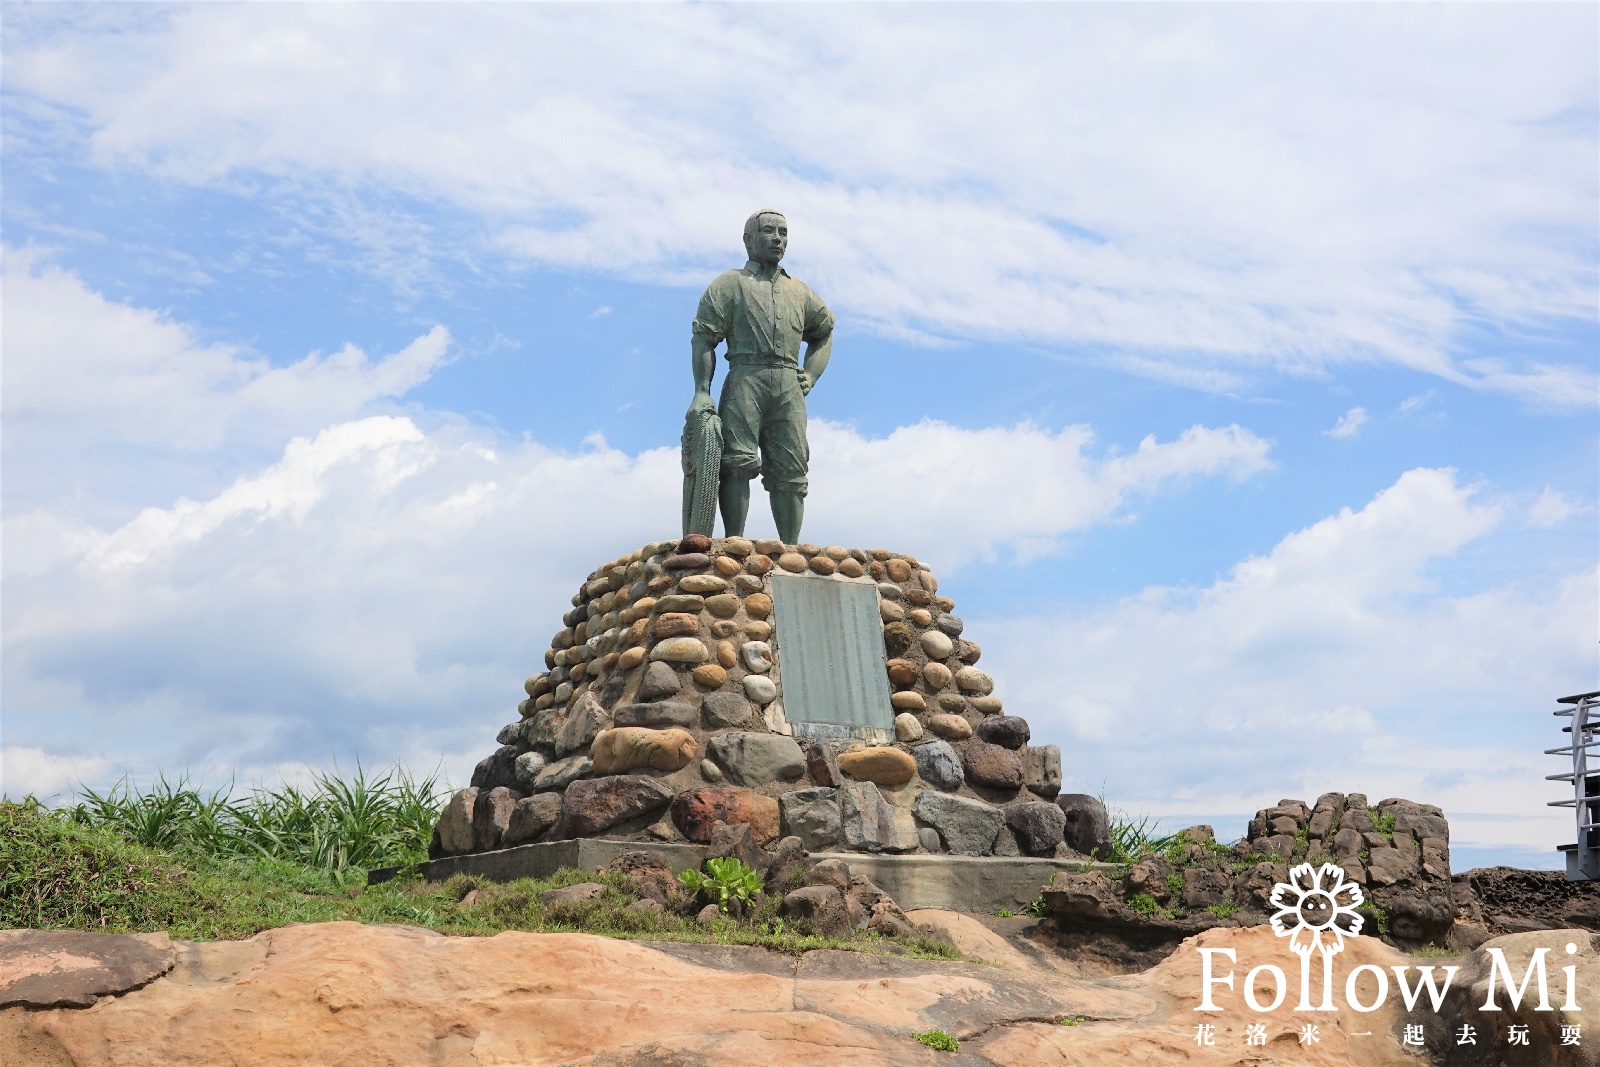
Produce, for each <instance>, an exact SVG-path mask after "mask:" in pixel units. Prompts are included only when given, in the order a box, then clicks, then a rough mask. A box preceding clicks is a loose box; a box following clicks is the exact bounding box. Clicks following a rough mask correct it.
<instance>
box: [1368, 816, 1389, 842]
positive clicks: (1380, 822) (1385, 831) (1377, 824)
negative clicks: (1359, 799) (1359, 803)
mask: <svg viewBox="0 0 1600 1067" xmlns="http://www.w3.org/2000/svg"><path fill="white" fill-rule="evenodd" d="M1367 814H1368V815H1370V816H1371V817H1372V829H1373V830H1374V831H1376V832H1377V833H1378V834H1380V835H1381V836H1382V837H1383V839H1384V840H1385V841H1387V842H1389V844H1391V845H1393V844H1394V823H1395V815H1394V812H1392V811H1391V812H1389V813H1387V814H1383V813H1381V812H1379V811H1378V809H1377V808H1368V809H1367Z"/></svg>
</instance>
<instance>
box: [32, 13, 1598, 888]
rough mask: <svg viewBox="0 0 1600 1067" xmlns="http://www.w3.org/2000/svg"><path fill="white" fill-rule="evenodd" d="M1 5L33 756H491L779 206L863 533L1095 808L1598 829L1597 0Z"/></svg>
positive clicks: (95, 760) (652, 507)
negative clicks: (697, 332) (1486, 1)
mask: <svg viewBox="0 0 1600 1067" xmlns="http://www.w3.org/2000/svg"><path fill="white" fill-rule="evenodd" d="M3 18H4V38H3V44H0V47H3V50H4V62H5V67H6V77H5V82H4V106H5V114H4V120H5V126H4V138H5V140H4V146H3V151H4V170H5V184H4V189H3V192H0V226H3V230H4V234H3V240H4V245H5V287H4V290H3V294H0V299H3V305H4V307H3V310H4V316H5V319H4V326H3V329H4V337H3V341H4V354H3V360H4V363H3V367H0V372H3V375H4V386H5V389H4V397H3V404H4V408H3V412H0V414H3V417H4V421H3V424H0V429H3V434H4V445H5V450H4V471H3V474H4V486H3V499H0V504H3V513H4V516H3V517H4V524H5V542H4V548H5V552H4V571H5V575H4V598H5V613H4V614H5V617H4V662H3V679H0V680H3V683H4V690H3V694H0V697H3V704H0V714H3V721H0V729H3V734H4V736H3V743H4V773H5V789H6V791H7V792H8V793H20V792H24V791H27V790H29V789H34V790H38V791H40V792H42V793H53V794H64V793H65V791H67V790H69V789H70V788H71V787H72V786H73V784H74V783H76V782H79V781H82V782H85V783H88V784H91V785H103V784H105V783H106V782H108V781H110V780H113V779H115V778H116V777H117V776H118V775H120V774H122V773H125V772H126V773H131V774H133V775H134V776H136V777H140V778H142V777H147V776H149V775H151V774H153V773H154V772H155V771H156V770H157V769H158V768H166V769H168V770H173V769H180V768H187V769H189V770H190V771H192V772H193V773H195V774H196V775H199V776H202V777H204V778H205V779H206V780H208V781H216V782H225V781H227V780H229V779H235V780H238V781H240V782H253V781H270V780H275V779H279V778H284V777H294V776H295V775H297V774H301V773H303V772H304V769H305V768H306V767H320V766H326V765H328V764H330V763H332V762H334V761H336V760H337V761H339V762H340V763H341V764H343V765H348V764H350V763H352V762H354V761H355V760H356V759H358V758H359V759H361V760H364V761H366V762H368V763H376V762H386V761H389V760H395V759H402V760H405V761H407V762H409V763H410V764H412V765H414V766H420V767H433V766H435V765H439V766H442V767H443V768H444V770H445V772H446V773H447V774H449V775H450V776H452V777H454V778H456V779H460V778H463V777H464V776H465V775H466V773H467V772H468V770H469V769H470V767H471V764H472V763H473V762H474V761H475V760H476V759H477V758H478V757H479V756H481V755H482V754H483V753H485V752H486V751H488V748H489V747H490V746H491V745H492V741H493V734H494V732H495V730H496V729H497V727H498V726H499V725H500V724H501V723H502V722H504V721H506V720H507V719H508V717H510V716H511V714H512V709H513V708H514V706H515V703H516V701H517V699H518V698H519V696H520V692H519V690H520V681H521V679H522V678H523V677H524V676H525V675H526V674H527V673H529V672H530V671H532V670H533V669H534V668H535V666H536V665H537V663H538V661H539V656H540V653H541V651H542V649H543V647H544V646H545V643H546V642H547V640H548V638H549V635H550V633H552V632H553V631H554V630H555V629H556V628H557V626H558V615H559V611H560V607H561V605H562V603H563V602H564V601H565V599H566V597H567V595H568V594H569V593H570V591H571V587H572V586H574V585H575V584H576V583H577V581H578V580H579V579H580V578H581V577H583V575H584V574H586V573H587V572H588V571H589V570H590V569H591V568H592V567H594V566H595V565H596V564H598V563H600V562H602V561H603V560H604V559H608V558H610V557H611V556H613V555H615V554H617V553H620V552H624V551H629V550H631V549H632V548H633V547H636V546H637V545H638V544H639V543H643V542H644V541H648V540H653V539H657V538H660V537H664V536H668V535H670V534H671V533H672V532H673V529H672V527H673V523H674V522H675V516H676V510H677V502H676V493H677V474H676V456H675V454H674V452H675V444H676V440H677V435H678V431H679V429H680V427H681V418H682V412H683V408H684V406H685V405H686V404H687V401H688V392H689V374H688V354H687V337H688V320H689V318H690V316H691V314H692V309H693V304H694V301H695V299H696V297H697V295H698V293H699V290H700V289H701V288H702V287H703V286H704V285H705V283H706V281H707V280H709V278H710V277H711V276H712V275H713V274H714V273H715V272H716V271H717V270H719V269H725V268H726V267H729V266H736V265H738V263H739V262H740V261H741V260H742V258H743V257H742V250H741V249H740V247H739V240H738V237H739V227H740V225H741V223H742V220H743V218H744V217H745V215H746V214H748V213H749V212H750V211H751V210H753V209H755V208H757V207H764V206H770V207H777V208H780V209H782V210H784V211H786V212H787V213H788V215H789V218H790V223H791V229H792V239H791V252H790V258H789V261H788V265H789V266H790V268H791V270H792V271H793V272H794V273H795V274H796V275H797V276H798V277H801V278H803V279H805V280H806V281H808V282H810V283H811V284H812V285H813V286H814V287H815V288H817V289H818V291H819V292H820V293H822V295H823V296H824V298H825V299H826V300H827V301H828V302H829V304H830V305H831V306H832V307H833V309H834V311H835V313H836V315H837V317H838V319H839V328H838V333H837V335H836V336H837V342H836V355H835V359H834V362H833V363H832V365H831V366H830V368H829V370H828V373H827V376H826V377H825V378H824V379H823V380H822V382H821V384H820V385H819V386H818V388H817V390H816V392H815V393H814V394H813V399H812V418H813V440H812V445H813V451H814V453H815V455H816V462H815V464H814V468H813V473H812V486H813V491H812V497H811V501H810V506H809V514H808V525H807V529H806V536H807V537H808V538H809V539H812V540H816V541H819V542H823V543H830V542H831V543H843V544H863V545H869V544H870V545H884V546H887V547H892V548H895V549H897V550H900V551H905V552H910V553H913V554H916V555H917V556H919V557H920V558H924V559H926V560H929V561H930V562H931V563H932V564H933V565H934V566H935V568H936V570H937V572H938V573H939V575H940V578H941V584H942V591H944V592H947V593H949V595H951V596H952V597H954V598H955V599H956V602H957V610H958V612H959V613H960V614H962V615H963V617H964V618H966V619H967V622H968V633H969V634H971V635H972V636H973V637H974V638H975V639H976V640H978V641H979V642H980V643H981V644H983V646H984V648H985V661H986V664H992V665H993V670H994V673H995V674H996V677H997V679H998V680H999V684H1000V692H1001V695H1002V696H1003V697H1004V699H1005V700H1006V702H1007V706H1008V708H1010V709H1012V710H1014V711H1016V712H1017V713H1019V714H1023V715H1025V716H1027V717H1028V718H1029V720H1030V721H1031V722H1032V724H1033V727H1034V733H1035V736H1036V737H1038V738H1041V739H1044V740H1049V741H1052V742H1055V743H1058V744H1060V745H1061V746H1062V748H1063V753H1064V760H1065V763H1066V767H1067V777H1068V780H1069V787H1072V788H1078V789H1082V790H1085V791H1089V792H1101V791H1104V792H1105V794H1106V795H1107V796H1108V798H1109V799H1110V800H1111V801H1112V802H1113V803H1114V804H1116V805H1118V806H1120V807H1122V808H1123V809H1125V810H1128V811H1131V812H1149V813H1151V814H1154V815H1157V816H1160V817H1162V818H1163V819H1164V820H1165V821H1166V823H1167V824H1168V825H1173V826H1176V825H1179V824H1182V823H1187V822H1190V821H1208V822H1212V823H1214V824H1216V825H1217V827H1218V830H1219V832H1221V833H1224V834H1229V835H1236V834H1238V833H1239V832H1242V829H1243V822H1244V819H1245V818H1246V817H1247V816H1248V815H1249V814H1250V812H1251V811H1253V810H1254V809H1255V808H1257V807H1261V806H1265V805H1269V804H1272V803H1274V802H1276V801H1277V800H1278V799H1279V798H1280V797H1287V796H1299V797H1305V798H1308V799H1309V798H1312V797H1314V796H1315V795H1316V794H1318V793H1320V792H1323V791H1325V790H1329V789H1337V790H1342V791H1356V790H1360V791H1365V792H1368V793H1369V794H1371V795H1374V796H1375V797H1376V796H1391V795H1396V796H1407V797H1412V798H1413V799H1419V800H1425V801H1431V802H1434V803H1438V804H1440V805H1441V806H1443V807H1444V808H1445V809H1446V811H1447V813H1449V814H1450V815H1451V816H1452V818H1453V819H1454V826H1455V833H1456V865H1457V867H1463V866H1465V865H1467V864H1468V863H1476V862H1487V861H1492V860H1499V861H1506V862H1516V863H1522V864H1530V865H1534V864H1536V865H1546V864H1551V863H1553V862H1554V858H1555V857H1554V853H1553V852H1552V849H1553V847H1554V845H1555V844H1557V843H1558V840H1567V839H1568V837H1570V831H1569V830H1568V829H1567V828H1566V827H1565V826H1563V824H1562V822H1561V816H1560V815H1559V814H1558V813H1552V812H1550V811H1548V810H1547V809H1546V808H1545V807H1544V801H1545V800H1547V799H1551V798H1553V796H1554V792H1553V791H1552V789H1551V787H1550V786H1549V785H1548V784H1547V783H1545V782H1543V781H1542V778H1543V775H1544V774H1546V773H1551V772H1553V771H1554V770H1556V769H1557V768H1556V767H1555V766H1554V761H1553V760H1550V759H1548V758H1546V757H1543V756H1541V755H1540V754H1539V752H1540V750H1541V749H1542V748H1545V747H1549V746H1550V745H1553V744H1554V743H1555V741H1554V740H1552V738H1553V736H1554V735H1555V727H1554V721H1553V720H1551V719H1550V718H1548V717H1547V711H1548V707H1549V705H1550V702H1551V699H1552V698H1553V697H1555V696H1557V695H1561V694H1564V693H1566V692H1575V691H1580V690H1584V689H1588V688H1594V687H1596V686H1597V685H1600V671H1597V639H1600V633H1597V622H1596V619H1597V614H1600V604H1597V592H1596V584H1597V583H1596V565H1597V546H1600V538H1597V530H1600V527H1597V517H1596V516H1597V512H1596V492H1597V484H1600V461H1597V448H1596V446H1597V441H1596V429H1597V424H1596V401H1597V387H1596V380H1597V379H1596V366H1595V364H1596V359H1595V353H1596V352H1597V351H1600V345H1597V342H1600V325H1597V317H1596V298H1597V295H1600V286H1597V273H1596V271H1597V262H1600V256H1597V247H1596V246H1597V237H1596V226H1595V222H1596V214H1597V212H1596V208H1597V206H1600V199H1597V191H1596V170H1597V168H1596V162H1597V156H1600V117H1597V109H1596V103H1595V91H1594V89H1595V84H1596V81H1597V76H1600V72H1597V64H1596V58H1595V57H1596V55H1597V47H1596V46H1597V44H1600V32H1597V20H1600V16H1597V15H1596V13H1595V11H1594V10H1593V9H1592V8H1586V7H1582V6H1575V5H1574V6H1548V7H1537V6H1522V7H1519V8H1517V9H1515V10H1514V11H1513V10H1511V9H1502V8H1494V7H1478V6H1473V7H1465V6H1457V7H1427V8H1424V7H1394V8H1389V7H1383V8H1380V7H1368V6H1359V7H1358V6H1343V7H1325V6H1302V5H1296V6H1293V7H1281V8H1260V7H1252V8H1243V7H1231V6H1224V7H1208V6H1203V5H1191V6H1186V7H1179V8H1173V7H1162V8H1159V9H1155V8H1143V7H1138V6H1117V7H1100V6H1078V7H1073V6H1060V7H1041V6H1015V7H1003V8H995V7H990V8H982V9H979V8H973V7H967V6H962V5H942V6H940V7H938V8H918V9H912V8H905V7H896V6H890V7H872V6H851V5H829V6H818V7H801V8H788V7H782V6H775V7H721V6H714V5H699V6H692V7H683V6H656V7H637V6H629V7H604V6H601V7H592V6H590V7H563V6H527V7H512V6H501V5H492V6H482V7H479V6H472V5H460V6H455V7H452V8H450V9H449V10H448V12H446V11H443V10H441V9H437V8H429V7H411V6H394V7H380V6H359V5H357V6H348V5H347V6H341V7H311V8H302V7H294V6H283V5H273V6H257V7H252V6H226V7H224V6H203V7H195V8H184V7H173V8H168V7H111V6H91V7H73V6H68V5H42V6H29V5H6V6H5V8H4V9H3ZM759 510H760V509H759V508H758V509H757V511H759ZM767 526H770V519H767V518H765V517H764V516H763V517H762V518H761V519H759V520H758V527H759V528H765V527H767Z"/></svg>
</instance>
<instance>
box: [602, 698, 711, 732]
mask: <svg viewBox="0 0 1600 1067" xmlns="http://www.w3.org/2000/svg"><path fill="white" fill-rule="evenodd" d="M612 722H613V723H614V724H615V725H617V726H648V727H650V728H652V729H657V730H659V729H663V728H665V727H670V726H678V727H682V728H684V729H690V728H692V727H695V726H698V725H699V715H698V713H697V712H696V711H695V708H694V705H693V704H684V703H681V702H679V701H671V700H660V701H653V702H651V703H647V704H623V705H622V706H621V707H619V708H617V710H616V711H615V712H614V713H613V715H612Z"/></svg>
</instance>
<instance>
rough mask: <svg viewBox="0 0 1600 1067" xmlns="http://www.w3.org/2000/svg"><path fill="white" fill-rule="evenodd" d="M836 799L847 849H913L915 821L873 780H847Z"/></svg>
mask: <svg viewBox="0 0 1600 1067" xmlns="http://www.w3.org/2000/svg"><path fill="white" fill-rule="evenodd" d="M902 755H903V753H902ZM907 758H909V757H907ZM841 759H842V757H841ZM839 798H840V799H839V807H840V822H841V830H842V832H843V836H844V843H845V847H846V848H848V849H853V850H855V851H857V852H912V851H915V850H916V848H917V844H918V840H917V824H916V822H915V821H914V820H913V819H912V818H911V813H910V812H909V811H904V810H902V809H900V808H896V807H895V806H894V805H892V804H890V803H889V802H888V801H887V800H885V799H884V797H883V794H882V793H880V792H878V787H877V786H876V785H874V784H873V783H872V782H846V783H845V784H844V785H843V786H841V787H840V789H839Z"/></svg>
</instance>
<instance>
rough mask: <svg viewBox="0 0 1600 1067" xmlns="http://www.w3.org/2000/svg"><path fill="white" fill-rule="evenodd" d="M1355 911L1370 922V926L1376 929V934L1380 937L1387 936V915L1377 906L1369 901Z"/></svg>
mask: <svg viewBox="0 0 1600 1067" xmlns="http://www.w3.org/2000/svg"><path fill="white" fill-rule="evenodd" d="M1356 910H1357V911H1359V912H1361V914H1363V915H1365V916H1367V917H1368V918H1370V919H1371V920H1372V925H1374V926H1376V927H1377V928H1378V933H1379V934H1380V935H1381V934H1387V933H1388V932H1389V913H1388V912H1386V911H1384V910H1383V909H1382V908H1380V907H1379V906H1378V905H1377V904H1374V903H1373V902H1372V901H1370V900H1369V901H1367V902H1366V903H1365V904H1363V905H1361V907H1359V908H1357V909H1356Z"/></svg>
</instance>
